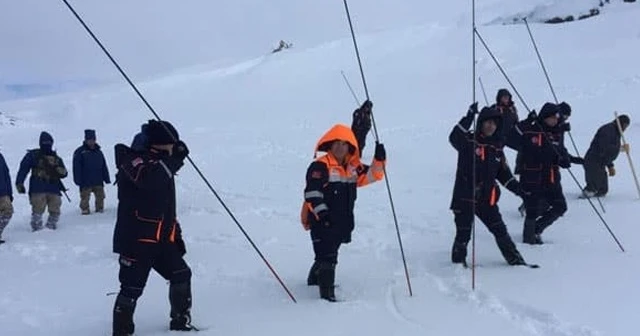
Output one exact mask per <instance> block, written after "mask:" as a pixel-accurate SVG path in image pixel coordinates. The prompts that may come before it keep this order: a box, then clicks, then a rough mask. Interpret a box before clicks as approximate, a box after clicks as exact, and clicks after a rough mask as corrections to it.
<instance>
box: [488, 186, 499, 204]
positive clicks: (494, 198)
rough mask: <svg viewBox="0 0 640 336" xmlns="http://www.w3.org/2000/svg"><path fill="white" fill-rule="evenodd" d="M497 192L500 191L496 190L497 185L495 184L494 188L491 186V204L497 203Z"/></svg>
mask: <svg viewBox="0 0 640 336" xmlns="http://www.w3.org/2000/svg"><path fill="white" fill-rule="evenodd" d="M497 194H498V193H497V191H496V187H495V186H494V187H493V188H491V197H490V198H489V205H490V206H494V205H496V198H497V197H498V195H497Z"/></svg>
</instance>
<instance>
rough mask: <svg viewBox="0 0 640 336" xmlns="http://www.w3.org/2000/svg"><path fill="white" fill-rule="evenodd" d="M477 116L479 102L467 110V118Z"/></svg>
mask: <svg viewBox="0 0 640 336" xmlns="http://www.w3.org/2000/svg"><path fill="white" fill-rule="evenodd" d="M476 114H478V102H475V103H473V104H471V105H469V110H467V117H473V116H474V115H476Z"/></svg>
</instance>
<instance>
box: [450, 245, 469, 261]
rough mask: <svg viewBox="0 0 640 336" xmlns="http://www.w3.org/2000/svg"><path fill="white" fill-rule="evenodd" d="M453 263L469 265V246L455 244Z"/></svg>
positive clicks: (452, 252)
mask: <svg viewBox="0 0 640 336" xmlns="http://www.w3.org/2000/svg"><path fill="white" fill-rule="evenodd" d="M451 262H452V263H454V264H466V263H467V244H465V243H459V242H455V241H454V242H453V247H452V248H451Z"/></svg>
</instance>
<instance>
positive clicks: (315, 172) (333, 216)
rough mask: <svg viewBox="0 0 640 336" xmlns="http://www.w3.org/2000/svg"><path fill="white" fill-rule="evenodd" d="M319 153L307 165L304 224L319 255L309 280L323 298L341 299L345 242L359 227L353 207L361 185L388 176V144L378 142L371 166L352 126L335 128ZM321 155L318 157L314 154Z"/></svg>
mask: <svg viewBox="0 0 640 336" xmlns="http://www.w3.org/2000/svg"><path fill="white" fill-rule="evenodd" d="M317 152H325V153H326V154H325V155H323V156H321V157H319V158H317V159H316V160H314V161H313V162H312V163H311V164H310V165H309V168H308V169H307V173H306V178H305V180H306V186H305V189H304V203H303V204H302V210H301V214H300V217H301V222H302V225H303V228H304V229H305V230H310V231H311V241H312V243H313V251H314V254H315V259H314V263H313V265H312V266H311V269H310V270H309V276H308V279H307V284H308V285H309V286H315V285H317V286H318V287H319V290H320V298H322V299H324V300H327V301H330V302H335V301H337V299H336V296H335V290H334V288H335V276H336V264H337V263H338V250H339V248H340V245H342V244H346V243H349V242H351V232H352V231H353V229H354V226H355V219H354V215H353V209H354V206H355V202H356V198H357V188H359V187H364V186H366V185H370V184H372V183H374V182H377V181H380V180H382V179H383V178H384V175H385V174H384V165H385V163H386V160H387V154H386V150H385V148H384V145H383V144H381V143H376V148H375V154H374V157H373V162H372V163H371V165H365V164H363V163H362V162H360V155H359V149H358V142H357V140H356V137H355V135H354V134H353V131H352V130H351V128H349V127H347V126H346V125H341V124H338V125H335V126H333V127H332V128H331V129H330V130H329V131H327V133H325V135H324V136H322V138H321V139H320V140H319V141H318V144H317V146H316V155H317ZM314 157H315V155H314Z"/></svg>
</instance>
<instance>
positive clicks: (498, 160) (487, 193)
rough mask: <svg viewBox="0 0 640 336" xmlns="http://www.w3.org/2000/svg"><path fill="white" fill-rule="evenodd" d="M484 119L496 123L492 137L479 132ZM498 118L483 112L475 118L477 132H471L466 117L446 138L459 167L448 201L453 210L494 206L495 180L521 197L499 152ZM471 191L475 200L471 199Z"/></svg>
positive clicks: (494, 113)
mask: <svg viewBox="0 0 640 336" xmlns="http://www.w3.org/2000/svg"><path fill="white" fill-rule="evenodd" d="M487 119H498V120H497V123H498V125H499V126H498V129H497V130H496V132H495V133H494V135H493V136H492V137H489V138H486V137H484V136H482V135H481V133H480V132H479V129H480V127H481V125H482V123H483V122H484V121H485V120H487ZM500 119H501V114H500V113H499V112H498V111H496V110H495V109H492V108H484V109H483V110H482V112H481V113H480V115H479V116H478V121H477V124H478V127H477V128H478V129H477V130H476V131H475V132H470V131H469V128H470V127H471V124H472V123H473V116H469V115H467V116H465V117H464V118H462V119H461V120H460V122H459V123H458V124H457V125H456V126H455V127H454V128H453V130H452V131H451V134H450V135H449V142H450V143H451V145H452V146H453V148H455V149H456V150H457V151H458V166H457V170H456V181H455V185H454V189H453V197H452V200H451V207H450V208H451V209H452V210H462V209H466V208H468V206H469V205H470V204H472V203H473V202H474V201H476V202H478V205H479V206H495V205H496V204H497V202H498V200H499V198H500V188H499V187H498V184H497V183H496V180H498V181H499V182H500V183H501V184H502V185H504V186H505V187H506V188H507V189H509V190H510V191H512V192H514V193H515V194H517V195H522V193H521V190H520V185H519V183H518V181H517V180H516V179H515V178H514V177H513V174H512V173H511V170H510V169H509V167H508V166H507V163H506V159H505V156H504V152H503V151H502V147H503V145H502V135H501V134H502V133H501V126H500V125H501V120H500ZM475 134H478V136H477V141H478V144H477V145H474V136H475ZM474 156H475V158H476V159H475V161H476V169H475V177H476V181H475V183H474V181H473V161H474ZM474 189H475V191H476V199H475V200H474V199H473V192H474Z"/></svg>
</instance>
